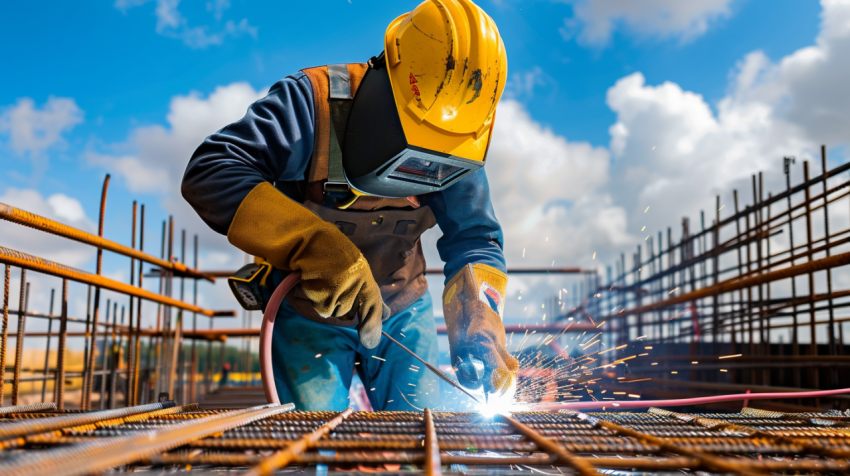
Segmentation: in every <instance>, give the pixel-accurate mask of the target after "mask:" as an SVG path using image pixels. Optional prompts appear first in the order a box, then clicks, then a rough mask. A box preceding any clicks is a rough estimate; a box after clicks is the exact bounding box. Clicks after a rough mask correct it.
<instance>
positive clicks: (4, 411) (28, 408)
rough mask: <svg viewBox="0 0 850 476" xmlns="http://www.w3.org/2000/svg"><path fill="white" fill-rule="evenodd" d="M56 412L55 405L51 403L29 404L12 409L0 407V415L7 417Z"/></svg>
mask: <svg viewBox="0 0 850 476" xmlns="http://www.w3.org/2000/svg"><path fill="white" fill-rule="evenodd" d="M53 410H56V404H55V403H53V402H47V403H31V404H29V405H18V406H13V407H0V415H9V414H12V413H28V412H43V411H53Z"/></svg>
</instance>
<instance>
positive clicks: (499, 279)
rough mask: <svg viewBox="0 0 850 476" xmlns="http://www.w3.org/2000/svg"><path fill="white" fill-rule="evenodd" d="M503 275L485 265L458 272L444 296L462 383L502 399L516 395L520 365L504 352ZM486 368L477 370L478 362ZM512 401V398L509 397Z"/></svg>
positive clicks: (456, 362) (456, 369) (450, 338)
mask: <svg viewBox="0 0 850 476" xmlns="http://www.w3.org/2000/svg"><path fill="white" fill-rule="evenodd" d="M507 284H508V277H507V275H506V274H505V273H503V272H501V271H499V270H497V269H495V268H493V267H491V266H487V265H484V264H470V265H467V266H465V267H464V268H463V269H461V270H460V271H458V272H457V274H455V275H454V276H452V278H451V279H450V280H449V282H448V283H447V284H446V289H445V290H444V291H443V314H445V317H446V327H447V328H448V334H449V347H450V350H451V359H452V366H453V367H454V368H455V371H456V372H457V377H458V382H460V384H461V385H463V386H464V387H467V388H471V389H478V388H481V387H482V386H483V387H484V391H485V392H486V393H488V394H490V393H495V394H497V395H499V396H502V395H506V394H508V393H510V392H514V391H516V374H517V370H519V362H517V360H516V359H515V358H513V356H511V354H510V353H509V352H508V349H507V348H506V347H505V344H506V342H507V340H506V338H505V326H504V324H503V323H502V316H501V314H502V311H503V309H504V300H505V289H506V287H507ZM476 359H477V360H479V361H480V362H481V364H483V368H476V365H475V360H476ZM511 397H512V395H511Z"/></svg>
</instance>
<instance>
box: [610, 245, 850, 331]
mask: <svg viewBox="0 0 850 476" xmlns="http://www.w3.org/2000/svg"><path fill="white" fill-rule="evenodd" d="M846 264H850V253H842V254H840V255H835V256H830V257H827V258H822V259H819V260H814V261H809V262H807V263H803V264H798V265H795V266H789V267H787V268H783V269H780V270H776V271H771V272H769V273H765V274H760V275H757V276H753V277H750V278H743V279H740V278H733V279H730V280H727V281H723V282H720V283H717V284H715V285H713V286H709V287H706V288H702V289H698V290H696V291H692V292H689V293H687V294H682V295H681V296H676V297H674V298H670V299H665V300H663V301H659V302H656V303H653V304H647V305H645V306H638V307H635V308H632V309H626V310H625V311H620V316H624V315H630V314H640V313H642V312H648V311H653V310H655V309H661V308H665V307H669V306H672V305H674V304H681V303H683V302H688V301H694V300H696V299H702V298H706V297H711V296H714V295H718V294H723V293H728V292H730V291H737V290H739V289H746V288H749V287H752V286H758V285H760V284H764V283H770V282H773V281H778V280H780V279H787V278H793V277H794V276H799V275H802V274H808V273H813V272H815V271H822V270H825V269H831V268H836V267H838V266H844V265H846Z"/></svg>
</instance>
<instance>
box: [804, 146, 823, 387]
mask: <svg viewBox="0 0 850 476" xmlns="http://www.w3.org/2000/svg"><path fill="white" fill-rule="evenodd" d="M808 181H809V161H808V160H804V161H803V182H808ZM810 190H811V187H809V186H808V185H807V186H806V187H805V188H804V189H803V193H804V195H805V201H806V208H805V210H806V215H805V216H806V252H807V253H806V255H807V257H806V261H812V198H811V192H810ZM808 283H809V303H808V305H809V336H810V338H809V340H810V344H809V355H813V356H816V355H818V339H817V324H816V322H815V277H814V273H809V274H808ZM808 373H809V385H810V387H809V388H820V386H819V384H820V376H819V372H818V368H817V367H813V368H811V369H809V372H808Z"/></svg>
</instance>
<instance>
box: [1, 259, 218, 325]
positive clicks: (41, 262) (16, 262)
mask: <svg viewBox="0 0 850 476" xmlns="http://www.w3.org/2000/svg"><path fill="white" fill-rule="evenodd" d="M0 263H5V264H9V265H12V266H18V267H21V268H26V269H31V270H33V271H36V272H38V273H44V274H49V275H51V276H57V277H60V278H67V279H70V280H71V281H76V282H78V283H85V284H90V285H92V286H99V287H102V288H105V289H109V290H111V291H115V292H117V293H121V294H126V295H128V296H135V297H138V298H142V299H146V300H148V301H153V302H157V303H160V304H164V305H166V306H172V307H176V308H180V309H184V310H186V311H191V312H197V313H200V314H203V315H205V316H208V317H213V316H220V315H221V314H222V312H221V311H211V310H209V309H203V308H200V307H198V306H193V305H192V304H187V303H185V302H183V301H180V300H177V299H173V298H170V297H168V296H161V295H159V294H155V293H152V292H150V291H148V290H146V289H141V288H137V287H135V286H130V285H129V284H125V283H122V282H119V281H115V280H112V279H109V278H105V277H103V276H98V275H96V274H91V273H87V272H85V271H82V270H79V269H75V268H71V267H69V266H65V265H63V264H59V263H54V262H53V261H49V260H46V259H42V258H38V257H36V256H32V255H28V254H26V253H21V252H20V251H15V250H10V249H9V248H3V247H2V246H0ZM227 312H228V313H229V311H227ZM228 315H229V314H228Z"/></svg>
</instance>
